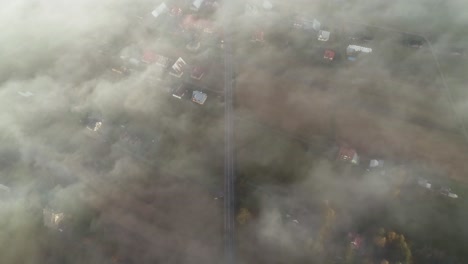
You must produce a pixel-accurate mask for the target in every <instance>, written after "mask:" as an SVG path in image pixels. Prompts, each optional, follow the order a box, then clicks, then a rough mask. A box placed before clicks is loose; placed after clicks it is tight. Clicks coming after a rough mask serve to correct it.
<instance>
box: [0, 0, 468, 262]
mask: <svg viewBox="0 0 468 264" xmlns="http://www.w3.org/2000/svg"><path fill="white" fill-rule="evenodd" d="M206 2H210V3H211V2H214V1H208V0H206ZM218 2H219V7H216V8H217V9H216V8H214V9H215V10H216V11H214V12H213V11H209V12H208V11H206V12H207V14H205V13H203V12H200V14H199V17H196V18H197V19H201V20H202V19H206V20H207V21H210V23H212V24H213V25H214V26H213V28H214V30H213V31H214V32H215V33H206V32H204V33H203V34H205V35H208V36H209V37H205V35H203V37H200V38H201V39H202V40H201V43H202V44H201V47H202V48H201V49H200V50H197V51H194V52H192V51H189V50H188V48H186V46H188V44H186V43H191V42H190V41H193V39H194V37H193V36H192V35H190V34H192V33H191V32H192V31H193V29H186V28H184V29H183V30H182V29H180V28H183V27H184V26H183V23H182V22H181V21H183V20H182V18H183V17H185V16H186V15H189V14H194V13H195V14H196V12H195V11H190V9H189V6H190V4H191V3H190V1H189V2H187V1H175V0H174V1H165V2H164V3H166V4H167V5H169V6H170V7H171V8H172V7H174V8H175V7H176V8H180V9H181V10H182V11H181V12H183V15H182V17H180V18H178V17H177V15H173V14H171V15H169V14H165V16H166V17H176V18H177V19H180V21H178V22H177V23H175V22H174V23H173V22H171V21H172V20H170V19H167V21H169V22H167V21H166V20H162V19H160V18H158V19H156V18H155V17H153V16H152V15H151V12H152V11H153V10H154V9H155V8H156V7H157V6H159V5H160V4H161V3H162V1H148V0H139V1H129V0H119V1H109V0H104V1H99V2H96V1H89V0H84V1H78V2H71V1H58V0H52V1H44V0H34V1H22V0H20V1H14V2H8V1H1V7H2V8H0V30H1V32H2V45H1V49H0V57H1V58H2V62H1V63H0V105H1V111H0V131H1V132H0V142H1V145H0V146H1V147H0V173H1V174H0V175H1V177H0V184H2V185H4V186H5V188H7V191H5V192H4V193H5V194H3V193H2V194H1V201H0V204H1V208H2V209H1V210H0V214H1V216H0V219H1V220H0V222H1V223H2V224H3V225H2V231H1V232H0V241H2V245H4V247H2V249H1V250H0V251H1V253H2V254H1V255H0V256H1V257H0V262H1V263H31V264H34V263H51V264H52V263H220V262H222V261H223V254H224V253H223V248H222V241H223V237H224V232H223V226H222V219H223V218H222V214H223V181H224V177H223V166H224V163H223V161H224V134H223V133H224V129H225V127H224V123H225V120H224V118H223V111H224V102H223V93H224V51H223V50H222V49H223V48H222V45H223V42H222V41H220V42H219V43H218V42H217V41H219V39H222V37H223V36H222V35H223V25H224V24H223V23H228V24H229V26H230V27H231V29H230V30H231V32H232V36H231V38H232V42H233V43H232V44H233V47H234V58H235V60H234V62H233V65H234V69H235V70H234V71H235V80H234V81H235V88H234V93H235V114H234V115H235V131H234V134H235V144H236V148H235V149H236V151H235V154H236V158H235V161H236V162H235V164H236V214H237V215H238V217H237V218H236V221H237V225H238V226H237V233H236V244H237V246H236V254H237V262H239V263H326V262H325V261H332V260H333V262H330V263H359V260H355V262H346V261H347V260H345V257H344V255H345V254H346V250H347V245H348V244H349V243H348V242H349V241H347V240H348V238H347V236H348V235H349V234H351V233H352V234H360V235H362V236H363V237H365V236H368V237H372V236H375V234H376V233H377V231H376V230H377V229H378V228H383V229H385V230H386V232H388V231H395V232H396V233H398V234H402V235H404V236H405V237H406V240H407V241H409V242H408V243H409V244H410V245H411V249H412V252H413V259H412V261H413V262H412V263H437V262H429V260H428V259H429V258H425V257H427V256H428V255H431V254H432V255H431V256H435V255H437V256H440V257H441V259H444V260H445V261H447V259H450V261H451V262H445V263H464V261H466V258H467V256H466V254H463V252H462V250H461V249H459V248H456V247H455V246H453V245H455V244H461V245H463V244H464V243H465V242H466V239H467V237H468V230H467V229H466V227H465V226H464V223H465V220H466V219H468V216H467V215H466V214H465V213H464V211H465V210H464V208H465V207H464V206H465V204H466V197H464V196H463V195H464V190H465V187H464V186H465V184H466V182H467V179H466V175H465V174H466V171H468V165H467V164H466V160H467V158H468V149H467V147H466V140H467V134H466V131H465V126H466V121H467V118H468V115H467V113H468V112H467V105H468V104H467V102H468V94H467V93H466V91H465V89H464V87H465V83H466V70H467V69H468V64H467V60H466V54H465V50H466V45H467V44H468V38H467V32H466V28H467V27H466V26H467V24H468V20H467V19H468V18H467V17H468V16H467V11H466V10H468V8H467V7H468V6H467V4H466V3H465V2H464V1H461V0H460V1H450V2H444V1H436V0H418V1H414V2H411V3H407V2H405V1H393V2H391V3H390V2H388V1H375V2H373V3H368V1H351V0H349V1H300V0H295V1H289V2H281V1H273V0H270V1H269V2H270V3H271V5H272V7H271V8H270V7H268V5H267V6H266V7H265V4H264V3H263V1H250V0H249V1H240V2H236V3H234V4H230V5H229V8H225V7H224V5H225V4H226V3H223V1H218ZM247 2H248V3H250V4H252V5H254V6H257V7H258V10H257V11H258V12H257V13H249V12H247V11H246V4H247ZM262 5H263V7H262ZM170 12H173V11H170ZM297 16H302V17H307V18H308V19H317V20H319V21H320V22H321V24H322V27H323V29H326V30H329V31H330V32H331V35H330V36H331V38H330V41H329V42H326V43H327V44H323V43H321V42H318V41H317V37H316V36H315V35H313V33H311V32H310V31H302V30H297V29H293V27H292V24H293V21H294V19H295V18H296V17H297ZM162 17H163V18H164V16H162ZM164 19H166V18H164ZM171 19H172V18H171ZM226 20H227V21H228V22H225V21H226ZM161 21H165V22H164V23H163V22H161ZM171 23H173V24H171ZM204 23H205V24H209V23H208V22H206V21H205V22H204ZM200 24H203V23H200ZM205 24H203V25H202V26H200V25H197V26H194V27H198V28H197V29H195V31H196V30H199V31H200V27H205ZM172 27H174V28H172ZM185 27H188V26H185ZM206 27H208V26H206ZM179 31H181V32H182V33H181V35H180V36H179V35H178V34H179V33H177V32H179ZM202 31H203V30H202ZM259 31H260V32H261V35H259V34H258V32H259ZM197 34H198V33H197ZM210 34H211V35H210ZM314 34H315V33H314ZM359 34H362V35H371V36H372V40H371V41H369V42H365V44H362V45H367V46H369V47H370V48H372V49H373V52H372V53H371V54H369V56H360V57H359V59H358V60H357V61H355V62H352V63H351V62H349V61H348V60H347V58H346V54H345V51H346V45H343V43H347V41H348V40H347V39H348V38H351V37H352V36H356V35H359ZM408 34H409V35H410V36H412V38H422V39H424V41H429V42H424V44H423V45H422V47H421V48H414V47H413V48H411V47H405V46H404V45H405V44H404V41H405V36H408ZM412 34H414V35H412ZM186 35H189V36H186ZM414 36H416V37H414ZM203 38H206V39H207V40H206V43H208V44H206V43H205V40H204V39H203ZM208 38H210V39H209V41H208ZM211 38H212V39H215V41H213V40H212V39H211ZM255 38H261V39H263V38H264V39H263V40H260V39H255ZM212 42H213V43H215V44H212ZM317 43H319V44H317ZM402 43H403V44H402ZM322 44H323V45H322ZM348 44H351V43H347V45H348ZM323 49H332V50H334V51H336V54H337V55H336V60H335V61H333V62H332V63H324V62H323ZM134 50H145V51H146V50H151V51H155V52H156V53H158V54H159V55H161V56H165V57H168V58H170V59H173V60H175V59H177V58H178V57H181V58H183V59H184V60H186V61H187V63H188V65H189V66H190V67H193V66H200V65H201V66H202V67H201V68H203V69H206V73H205V75H202V76H203V77H200V78H201V80H198V81H197V80H195V81H194V77H191V79H190V72H189V73H184V74H185V75H184V77H183V78H185V77H186V76H188V77H187V78H188V79H190V80H191V81H189V82H191V84H190V85H192V86H196V87H197V85H198V86H199V88H197V89H199V90H200V89H201V90H202V91H203V92H204V93H206V94H208V99H207V102H206V103H205V104H204V105H197V104H195V103H193V102H191V99H189V100H179V99H177V98H174V96H173V94H174V93H175V89H174V87H176V86H177V84H178V83H185V82H188V81H186V80H187V78H186V79H183V78H182V79H177V78H172V77H173V76H170V75H169V74H167V72H168V71H170V70H171V69H170V66H172V63H171V65H169V67H166V68H164V67H160V66H158V65H156V64H154V63H153V64H150V65H146V64H145V66H144V67H142V68H141V69H140V68H139V69H136V70H134V69H131V70H129V71H128V72H125V70H128V69H127V68H130V67H128V65H126V64H125V65H123V62H122V61H123V60H124V59H122V58H123V57H125V56H127V57H130V58H132V56H134V57H135V56H136V55H133V52H134ZM317 50H318V51H319V52H317ZM128 54H130V55H128ZM138 56H140V57H141V55H140V54H138ZM140 57H139V58H140ZM142 64H143V63H141V62H140V64H139V65H140V66H141V65H142ZM122 65H123V66H122ZM126 67H127V68H126ZM119 71H121V72H120V73H116V72H119ZM174 80H175V81H174ZM194 83H195V84H194ZM168 90H170V92H169V93H168V92H167V91H168ZM189 97H190V95H189ZM99 122H100V125H99V127H97V124H98V123H99ZM97 130H99V131H98V132H97ZM342 145H348V146H351V147H352V148H353V149H355V150H356V152H357V153H358V154H359V155H360V156H361V157H362V160H363V161H362V163H361V164H364V163H365V162H367V163H368V162H369V160H370V159H379V160H380V159H382V160H385V174H384V175H383V174H381V173H380V172H378V171H371V170H367V169H368V168H367V167H366V168H364V167H363V166H364V165H360V166H357V167H356V166H354V167H353V166H348V165H349V164H346V165H343V164H339V162H337V160H336V153H335V152H336V150H337V149H338V148H339V147H340V146H342ZM334 151H335V152H334ZM366 166H367V165H366ZM361 167H362V168H361ZM420 178H424V179H428V180H429V181H430V182H431V183H433V184H434V185H437V184H438V185H440V186H446V185H447V186H450V187H451V189H452V191H455V192H457V194H458V196H459V198H458V199H457V200H447V199H449V198H447V199H445V198H446V197H441V196H440V195H439V194H435V191H434V193H432V192H425V190H424V189H422V188H420V187H418V186H417V184H416V183H415V182H416V181H417V179H420ZM418 188H419V189H418ZM466 193H468V192H466ZM426 201H427V202H426ZM242 209H244V211H242ZM51 212H52V213H51ZM241 212H248V213H246V214H244V215H242V213H241ZM60 213H62V214H63V219H64V220H63V222H64V223H65V224H63V226H59V227H58V226H55V225H52V224H49V222H50V221H51V220H49V219H51V217H50V215H49V214H52V215H53V216H54V217H55V216H56V215H60ZM239 215H241V216H239ZM424 218H427V219H430V220H427V221H426V220H424V221H423V220H421V219H424ZM239 219H240V220H239ZM416 223H421V224H420V225H419V226H418V225H417V224H416ZM441 226H443V227H447V228H446V229H447V231H446V232H445V233H444V232H442V231H440V232H439V231H437V232H436V231H434V238H433V239H432V238H431V239H429V238H428V237H430V236H428V235H427V233H429V232H431V230H434V229H443V228H439V227H441ZM448 226H450V228H449V227H448ZM440 237H446V238H448V239H452V241H451V243H452V242H453V244H450V243H445V242H443V241H440V240H439V238H440ZM343 241H345V242H343ZM368 244H369V245H370V244H372V243H371V242H369V243H368ZM429 245H430V246H429ZM444 246H446V247H444ZM428 248H430V249H428ZM427 251H431V252H432V253H431V254H429V253H427ZM356 252H358V251H357V250H356ZM356 254H358V253H356ZM359 254H360V253H359ZM379 254H380V253H379ZM381 254H382V255H379V257H381V259H385V258H387V259H388V258H389V257H388V255H385V254H386V253H385V254H384V253H381ZM335 256H336V257H335ZM338 256H342V257H338ZM444 257H446V258H444ZM434 259H435V257H434ZM424 261H427V262H424ZM431 261H436V260H433V259H431ZM391 263H393V262H391ZM395 263H396V262H395Z"/></svg>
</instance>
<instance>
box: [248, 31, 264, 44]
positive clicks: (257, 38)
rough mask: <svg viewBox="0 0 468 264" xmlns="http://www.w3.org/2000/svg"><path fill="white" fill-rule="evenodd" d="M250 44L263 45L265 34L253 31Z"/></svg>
mask: <svg viewBox="0 0 468 264" xmlns="http://www.w3.org/2000/svg"><path fill="white" fill-rule="evenodd" d="M251 41H252V42H254V43H264V42H265V32H263V30H260V29H259V30H255V31H254V32H253V34H252V39H251Z"/></svg>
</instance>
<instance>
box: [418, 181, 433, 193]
mask: <svg viewBox="0 0 468 264" xmlns="http://www.w3.org/2000/svg"><path fill="white" fill-rule="evenodd" d="M418 185H419V186H421V187H423V188H426V189H429V190H430V189H431V188H432V184H431V183H430V182H429V181H428V180H426V179H424V178H419V179H418Z"/></svg>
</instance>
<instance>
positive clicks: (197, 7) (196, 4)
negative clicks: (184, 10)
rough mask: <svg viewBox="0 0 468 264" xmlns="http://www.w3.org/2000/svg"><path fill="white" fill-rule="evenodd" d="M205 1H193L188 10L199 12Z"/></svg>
mask: <svg viewBox="0 0 468 264" xmlns="http://www.w3.org/2000/svg"><path fill="white" fill-rule="evenodd" d="M204 1H205V0H194V1H193V2H192V5H191V6H190V10H192V11H199V10H200V7H201V5H202V4H203V2H204Z"/></svg>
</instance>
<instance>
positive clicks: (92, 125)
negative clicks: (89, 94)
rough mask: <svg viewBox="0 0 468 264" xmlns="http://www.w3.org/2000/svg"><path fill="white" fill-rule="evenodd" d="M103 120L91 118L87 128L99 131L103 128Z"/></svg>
mask: <svg viewBox="0 0 468 264" xmlns="http://www.w3.org/2000/svg"><path fill="white" fill-rule="evenodd" d="M101 126H102V121H101V120H99V119H97V118H89V119H88V120H87V124H86V128H87V129H88V130H90V131H93V132H97V131H99V130H100V129H101Z"/></svg>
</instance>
